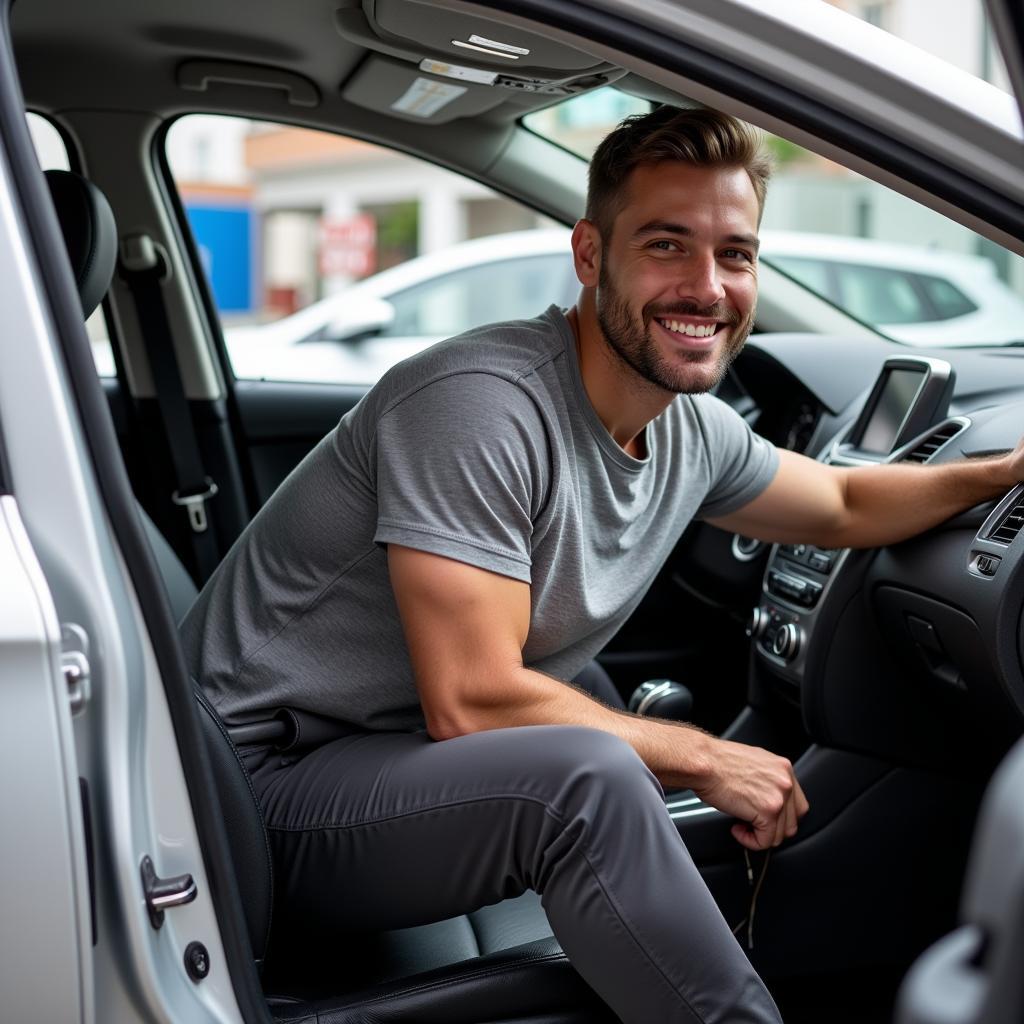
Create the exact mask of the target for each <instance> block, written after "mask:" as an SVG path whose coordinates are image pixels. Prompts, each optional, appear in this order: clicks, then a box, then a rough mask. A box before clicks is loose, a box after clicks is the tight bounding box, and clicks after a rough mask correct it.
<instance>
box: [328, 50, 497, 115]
mask: <svg viewBox="0 0 1024 1024" xmlns="http://www.w3.org/2000/svg"><path fill="white" fill-rule="evenodd" d="M341 95H342V96H343V97H344V98H345V99H346V100H347V101H348V102H349V103H354V104H356V105H357V106H360V107H366V108H367V109H369V110H376V111H378V112H379V113H382V114H388V115H389V116H390V117H398V118H402V119H404V120H406V121H415V122H418V123H420V124H444V123H446V122H447V121H454V120H455V119H456V118H459V117H473V116H474V115H476V114H482V113H484V112H485V111H487V110H492V109H493V108H494V107H497V106H499V105H500V104H501V103H502V102H503V101H504V100H505V98H506V97H505V95H504V94H503V93H502V91H501V90H499V89H494V88H491V87H490V86H486V85H476V84H474V83H472V82H466V81H454V80H453V79H451V78H439V77H437V76H435V75H428V74H426V73H425V72H423V71H420V70H419V69H418V68H416V67H414V66H410V65H409V64H406V63H404V62H403V61H398V60H391V59H389V58H387V57H376V56H375V57H371V58H370V59H369V60H367V61H365V62H364V63H363V64H362V65H361V66H360V68H359V70H358V71H357V72H356V73H355V74H354V75H353V76H352V77H351V78H350V79H349V80H348V81H347V82H346V83H345V87H344V88H343V89H342V91H341Z"/></svg>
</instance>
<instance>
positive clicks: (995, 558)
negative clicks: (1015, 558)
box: [969, 551, 1002, 579]
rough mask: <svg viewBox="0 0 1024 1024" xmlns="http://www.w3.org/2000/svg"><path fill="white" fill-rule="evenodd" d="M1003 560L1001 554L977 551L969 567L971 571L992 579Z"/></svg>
mask: <svg viewBox="0 0 1024 1024" xmlns="http://www.w3.org/2000/svg"><path fill="white" fill-rule="evenodd" d="M1001 560H1002V559H1001V558H1000V557H999V555H986V554H984V553H983V552H981V551H978V552H975V555H974V557H973V558H972V559H971V564H970V566H969V568H970V570H971V572H973V573H976V574H977V575H978V576H986V577H988V578H989V579H991V578H992V577H993V576H995V574H996V570H997V569H998V568H999V563H1000V561H1001Z"/></svg>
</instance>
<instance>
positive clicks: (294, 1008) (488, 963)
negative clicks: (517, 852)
mask: <svg viewBox="0 0 1024 1024" xmlns="http://www.w3.org/2000/svg"><path fill="white" fill-rule="evenodd" d="M268 1002H269V1005H270V1009H271V1012H272V1014H273V1016H274V1019H275V1020H277V1021H279V1022H281V1024H284V1022H287V1024H307V1022H308V1024H414V1022H415V1024H495V1022H498V1021H500V1022H501V1024H615V1022H617V1021H618V1018H617V1017H616V1016H615V1015H614V1014H613V1013H612V1012H611V1010H609V1009H608V1008H607V1007H606V1006H605V1005H604V1003H602V1002H601V1000H599V999H598V998H597V996H596V995H595V994H594V992H593V991H592V990H591V989H590V988H589V987H588V986H587V985H586V984H585V983H584V982H583V980H582V978H580V976H579V975H578V974H577V973H576V972H575V971H574V970H573V968H572V967H571V966H570V964H569V961H568V960H567V959H566V956H565V954H564V953H563V952H562V951H561V950H560V949H559V947H558V943H557V942H556V941H555V940H554V938H548V939H540V940H538V941H536V942H531V943H527V944H526V945H522V946H516V947H514V948H511V949H505V950H501V951H499V952H495V953H491V954H489V955H487V956H481V957H476V958H474V959H472V960H465V961H462V962H461V963H457V964H452V965H449V966H447V967H440V968H437V969H435V970H432V971H426V972H424V973H421V974H416V975H413V976H411V977H408V978H404V979H401V980H395V981H392V982H390V983H388V984H384V985H378V986H374V987H369V988H361V989H358V990H356V991H353V992H350V993H348V994H345V995H340V996H331V997H326V998H323V999H304V998H302V997H300V996H288V995H283V994H278V995H269V996H268Z"/></svg>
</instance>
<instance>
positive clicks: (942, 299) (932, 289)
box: [917, 274, 978, 320]
mask: <svg viewBox="0 0 1024 1024" xmlns="http://www.w3.org/2000/svg"><path fill="white" fill-rule="evenodd" d="M917 284H918V287H920V289H921V290H922V291H923V292H924V293H925V295H926V296H927V297H928V301H929V302H930V303H931V304H932V305H933V306H934V307H935V314H936V316H935V319H936V320H952V319H953V317H955V316H966V315H967V314H968V313H975V312H977V310H978V307H977V305H976V304H975V303H973V302H971V300H970V299H969V298H967V296H966V295H964V293H963V292H962V291H960V289H959V288H957V287H956V285H955V284H953V282H952V281H947V280H946V279H945V278H944V277H931V276H929V275H925V274H919V275H918V276H917Z"/></svg>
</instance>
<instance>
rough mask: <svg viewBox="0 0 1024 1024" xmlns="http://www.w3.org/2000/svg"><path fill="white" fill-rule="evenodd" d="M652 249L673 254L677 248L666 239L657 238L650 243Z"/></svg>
mask: <svg viewBox="0 0 1024 1024" xmlns="http://www.w3.org/2000/svg"><path fill="white" fill-rule="evenodd" d="M651 248H652V249H659V250H661V252H675V251H676V250H677V249H678V248H679V246H678V245H677V244H676V243H675V242H673V241H671V240H669V239H668V238H658V239H656V240H655V241H653V242H651Z"/></svg>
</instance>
